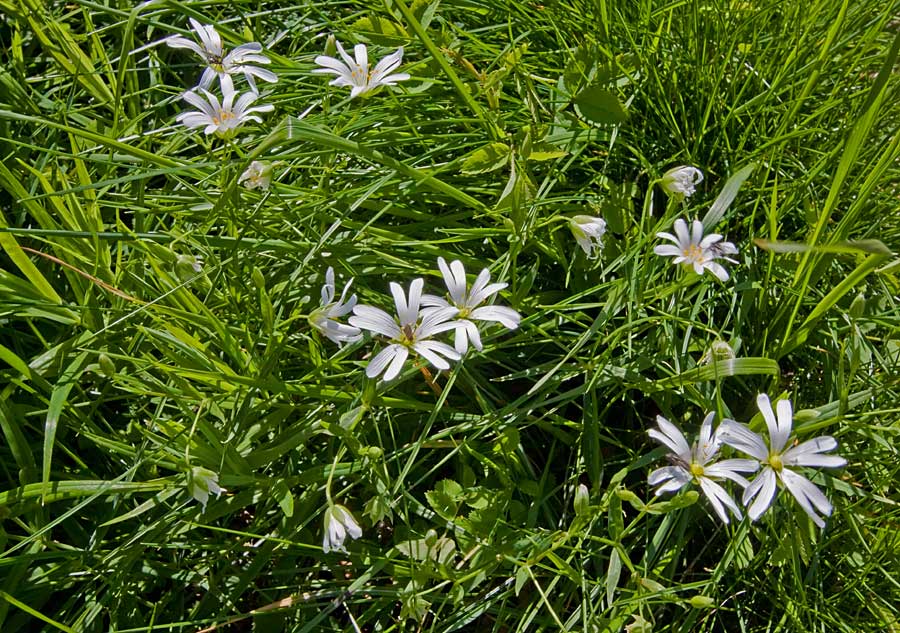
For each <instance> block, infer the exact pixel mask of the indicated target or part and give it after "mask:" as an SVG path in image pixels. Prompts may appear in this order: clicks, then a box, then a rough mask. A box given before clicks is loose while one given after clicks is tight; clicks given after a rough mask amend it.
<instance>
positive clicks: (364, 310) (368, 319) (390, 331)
mask: <svg viewBox="0 0 900 633" xmlns="http://www.w3.org/2000/svg"><path fill="white" fill-rule="evenodd" d="M353 314H354V316H352V317H350V319H349V321H350V324H351V325H354V326H356V327H358V328H362V329H364V330H368V331H370V332H375V333H376V334H382V335H384V336H387V337H389V338H397V337H399V336H400V328H399V326H398V325H397V323H396V321H394V319H393V318H392V317H391V316H390V315H389V314H388V313H387V312H385V311H384V310H382V309H381V308H376V307H374V306H369V305H358V306H355V307H354V308H353Z"/></svg>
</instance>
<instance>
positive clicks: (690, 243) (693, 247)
mask: <svg viewBox="0 0 900 633" xmlns="http://www.w3.org/2000/svg"><path fill="white" fill-rule="evenodd" d="M656 237H661V238H663V239H666V240H671V241H672V242H675V244H676V245H675V246H673V245H672V244H661V245H659V246H656V247H654V248H653V252H654V253H656V254H657V255H662V256H664V257H674V258H675V259H674V261H673V262H672V263H673V264H684V265H685V266H693V268H694V272H696V273H697V274H698V275H702V274H703V271H704V270H708V271H709V272H711V273H712V274H713V275H715V276H716V277H718V278H719V279H720V280H722V281H727V280H728V271H727V270H725V269H724V268H723V267H722V266H721V265H719V264H717V263H716V262H715V261H714V260H716V259H717V258H722V259H724V260H725V261H728V262H731V263H732V264H736V263H737V260H734V259H731V258H730V257H727V255H734V254H736V253H737V252H738V250H737V248H736V247H735V245H734V244H732V243H731V242H723V241H722V239H723V238H722V236H721V235H719V234H718V233H710V234H709V235H707V236H706V237H704V236H703V223H702V222H700V220H694V222H693V224H692V225H691V232H690V234H689V233H688V228H687V223H686V222H685V221H684V220H682V219H681V218H678V219H677V220H675V235H672V234H671V233H657V234H656Z"/></svg>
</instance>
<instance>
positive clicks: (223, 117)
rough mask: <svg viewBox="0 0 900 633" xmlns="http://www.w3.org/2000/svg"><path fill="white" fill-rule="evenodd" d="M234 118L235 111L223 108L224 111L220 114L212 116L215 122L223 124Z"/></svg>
mask: <svg viewBox="0 0 900 633" xmlns="http://www.w3.org/2000/svg"><path fill="white" fill-rule="evenodd" d="M233 118H234V113H233V112H229V111H227V110H222V111H220V112H219V115H218V116H214V117H213V118H212V120H213V123H215V124H216V125H222V124H223V123H225V122H226V121H230V120H231V119H233Z"/></svg>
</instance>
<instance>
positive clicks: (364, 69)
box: [312, 42, 409, 99]
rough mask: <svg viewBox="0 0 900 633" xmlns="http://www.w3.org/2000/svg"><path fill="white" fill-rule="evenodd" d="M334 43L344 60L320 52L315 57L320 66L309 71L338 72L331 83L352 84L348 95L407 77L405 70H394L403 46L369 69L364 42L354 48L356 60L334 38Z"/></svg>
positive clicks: (397, 65) (400, 61) (335, 84)
mask: <svg viewBox="0 0 900 633" xmlns="http://www.w3.org/2000/svg"><path fill="white" fill-rule="evenodd" d="M336 44H337V49H338V53H340V55H341V57H342V58H343V60H344V61H343V62H342V61H341V60H339V59H337V58H335V57H329V56H328V55H319V56H318V57H316V60H315V61H316V63H317V64H318V65H319V66H323V68H316V69H315V70H313V71H312V72H314V73H327V74H332V75H337V78H335V79H333V80H332V81H331V85H332V86H351V87H352V90H350V98H351V99H352V98H353V97H356V96H359V95H361V94H364V93H366V92H371V91H372V90H375V89H376V88H378V87H379V86H393V85H394V84H396V83H397V82H398V81H403V80H406V79H409V75H408V74H406V73H395V72H394V70H396V69H397V67H399V66H400V64H401V63H402V62H403V47H402V46H401V47H400V48H398V49H397V50H396V51H394V52H393V53H391V54H390V55H388V56H387V57H385V58H384V59H382V60H381V61H380V62H378V64H376V65H375V68H374V69H373V70H372V71H371V72H369V53H368V51H367V50H366V45H365V44H357V45H356V46H355V47H354V48H353V52H354V54H355V55H356V59H355V60H354V59H353V58H352V57H350V55H348V54H347V51H345V50H344V47H343V46H341V43H340V42H336ZM392 73H393V74H392Z"/></svg>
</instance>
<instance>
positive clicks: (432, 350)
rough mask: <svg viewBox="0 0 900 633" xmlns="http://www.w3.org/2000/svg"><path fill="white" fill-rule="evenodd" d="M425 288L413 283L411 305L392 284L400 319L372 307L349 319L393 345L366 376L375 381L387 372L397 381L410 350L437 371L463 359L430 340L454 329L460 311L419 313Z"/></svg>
mask: <svg viewBox="0 0 900 633" xmlns="http://www.w3.org/2000/svg"><path fill="white" fill-rule="evenodd" d="M424 284H425V282H424V281H423V280H422V279H421V278H419V279H414V280H413V282H412V283H411V284H410V285H409V301H407V298H406V295H405V294H404V293H403V288H402V287H401V286H400V284H398V283H395V282H393V281H392V282H391V294H392V295H394V305H395V306H396V308H397V319H394V318H393V317H392V316H391V315H389V314H388V313H387V312H385V311H384V310H381V309H379V308H375V307H372V306H367V305H359V306H356V307H355V308H353V314H354V316H352V317H350V324H351V325H355V326H356V327H359V328H362V329H364V330H369V331H370V332H374V333H376V334H381V335H383V336H386V337H388V338H389V339H390V341H391V343H390V345H388V346H387V347H386V348H385V349H383V350H381V351H380V352H378V354H376V355H375V357H374V358H373V359H372V360H371V361H369V364H368V365H367V366H366V376H368V377H369V378H374V377H375V376H378V375H379V374H381V373H382V372H384V379H385V380H392V379H394V378H395V377H396V376H397V374H399V373H400V370H401V369H402V368H403V363H404V362H406V359H407V357H408V356H409V350H413V351H414V352H416V353H418V354H419V355H420V356H422V358H424V359H425V360H427V361H428V362H429V363H431V364H432V365H434V366H435V367H437V368H438V369H449V368H450V363H448V362H447V360H446V358H449V359H450V360H459V359H460V358H461V356H460V354H459V352H457V351H456V350H455V349H453V348H452V347H450V346H449V345H447V344H446V343H441V342H439V341H431V340H428V339H429V338H430V337H432V336H434V335H435V334H438V333H439V332H446V331H447V330H452V329H454V328H455V327H456V323H455V322H453V321H450V319H452V318H453V317H454V316H456V314H457V312H459V310H457V309H456V308H453V307H447V308H434V309H431V310H426V311H421V312H420V311H419V306H420V304H421V300H422V287H423V286H424ZM398 322H399V325H398ZM443 357H446V358H443Z"/></svg>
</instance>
